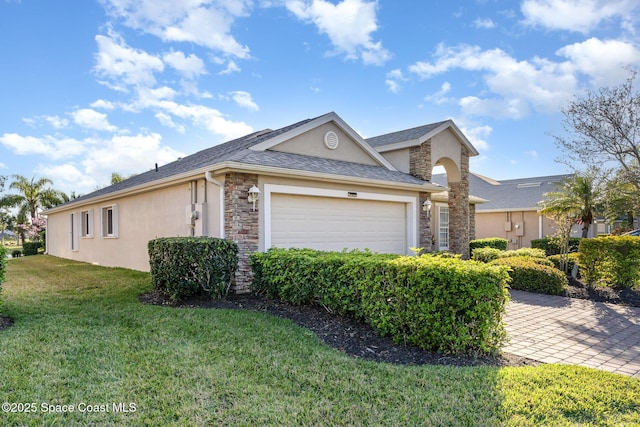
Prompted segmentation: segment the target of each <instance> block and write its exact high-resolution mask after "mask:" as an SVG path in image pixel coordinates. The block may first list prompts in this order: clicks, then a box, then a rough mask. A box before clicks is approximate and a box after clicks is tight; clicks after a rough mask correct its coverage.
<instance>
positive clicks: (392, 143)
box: [366, 120, 479, 156]
mask: <svg viewBox="0 0 640 427" xmlns="http://www.w3.org/2000/svg"><path fill="white" fill-rule="evenodd" d="M446 129H450V130H451V131H452V132H453V133H454V134H455V135H456V137H457V138H458V139H459V140H460V142H461V143H462V144H463V145H464V146H466V147H467V149H468V150H469V153H470V155H471V156H477V155H478V154H479V153H478V150H476V148H475V147H474V146H473V144H471V141H469V140H468V139H467V137H466V136H465V135H464V134H463V133H462V131H461V130H460V129H459V128H458V126H456V124H455V123H454V122H453V120H445V121H442V122H437V123H431V124H428V125H424V126H418V127H415V128H411V129H406V130H401V131H397V132H391V133H387V134H385V135H380V136H374V137H372V138H368V139H366V141H367V143H368V144H369V145H371V146H373V147H375V148H376V150H378V151H379V152H381V153H384V152H386V151H393V150H399V149H402V148H408V147H414V146H418V145H421V144H422V143H423V142H425V141H427V140H429V139H430V138H433V137H434V136H435V135H437V134H439V133H440V132H442V131H444V130H446Z"/></svg>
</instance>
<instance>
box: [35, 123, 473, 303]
mask: <svg viewBox="0 0 640 427" xmlns="http://www.w3.org/2000/svg"><path fill="white" fill-rule="evenodd" d="M477 154H478V153H477V151H476V150H475V148H474V147H473V146H472V145H471V144H470V143H469V141H468V140H467V138H466V137H465V136H464V135H463V134H462V133H461V132H460V130H459V129H458V128H457V127H456V125H455V124H454V123H453V122H452V121H450V120H449V121H444V122H440V123H436V124H432V125H427V126H421V127H418V128H414V129H409V130H405V131H400V132H394V133H391V134H387V135H383V136H380V137H376V138H370V139H367V140H365V139H363V138H362V137H360V136H359V135H358V134H357V133H356V132H355V131H354V130H353V129H352V128H351V127H350V126H349V125H348V124H347V123H345V122H344V121H343V120H342V119H341V118H340V117H339V116H338V115H337V114H335V113H328V114H325V115H322V116H320V117H316V118H314V119H308V120H303V121H301V122H298V123H295V124H292V125H290V126H286V127H284V128H281V129H278V130H270V129H266V130H263V131H259V132H255V133H252V134H250V135H247V136H244V137H242V138H238V139H235V140H233V141H229V142H226V143H224V144H220V145H217V146H214V147H211V148H208V149H205V150H202V151H200V152H198V153H195V154H193V155H190V156H188V157H185V158H182V159H179V160H177V161H175V162H172V163H169V164H167V165H164V166H161V167H155V168H153V169H151V170H150V171H148V172H145V173H142V174H140V175H136V176H134V177H131V178H129V179H127V180H124V181H122V182H119V183H117V184H114V185H111V186H109V187H106V188H103V189H100V190H97V191H95V192H93V193H90V194H87V195H85V196H82V197H79V198H77V199H74V200H72V201H70V202H68V203H66V204H63V205H60V206H57V207H55V208H52V209H49V210H47V211H45V212H44V214H45V215H47V217H48V220H47V252H48V253H49V254H51V255H54V256H59V257H64V258H71V259H76V260H80V261H86V262H92V263H96V264H100V265H105V266H120V267H127V268H132V269H137V270H148V269H149V264H148V254H147V242H148V241H149V240H152V239H154V238H157V237H167V236H213V237H224V238H227V239H230V240H233V241H235V242H236V243H237V244H238V246H239V252H240V253H239V258H240V261H239V268H238V272H237V274H236V283H235V289H236V291H238V292H241V291H245V290H247V286H248V284H249V280H250V278H251V270H250V267H249V263H248V257H249V255H250V254H251V253H252V252H254V251H263V250H266V249H268V248H270V247H273V246H277V247H310V248H317V249H327V250H342V249H344V248H348V249H353V248H360V249H364V248H369V249H371V250H372V251H378V252H392V253H402V254H405V253H410V249H409V248H410V247H424V248H430V246H431V229H432V226H431V224H430V222H429V221H428V218H429V216H430V212H429V211H427V209H426V206H427V205H429V203H425V202H427V200H428V199H429V196H430V194H431V193H433V192H441V191H443V190H447V189H448V191H449V196H450V198H451V201H450V203H449V204H450V206H451V208H450V210H449V212H448V215H447V224H446V225H447V227H448V231H447V236H446V237H447V242H446V244H447V246H448V247H449V249H451V250H452V251H455V252H458V253H462V254H463V255H464V256H468V242H469V239H470V237H471V238H472V237H473V236H470V230H473V215H472V214H471V215H470V207H469V190H468V189H469V181H468V178H469V177H468V170H469V156H473V155H477ZM435 165H443V166H444V167H445V169H446V170H447V173H448V175H449V177H450V179H449V182H448V188H445V187H444V186H442V185H437V184H434V183H432V182H431V171H432V169H433V167H434V166H435ZM252 199H255V201H252ZM423 206H425V208H423ZM435 220H437V218H435ZM434 226H436V227H440V225H439V224H437V221H436V223H435V224H434Z"/></svg>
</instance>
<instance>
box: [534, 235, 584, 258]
mask: <svg viewBox="0 0 640 427" xmlns="http://www.w3.org/2000/svg"><path fill="white" fill-rule="evenodd" d="M581 240H582V239H581V238H580V237H571V238H569V252H578V246H579V245H580V241H581ZM531 247H532V248H534V249H542V250H543V251H544V252H545V254H546V255H547V256H551V255H558V254H559V253H560V246H558V241H557V240H556V239H552V238H550V237H545V238H544V239H533V240H532V241H531Z"/></svg>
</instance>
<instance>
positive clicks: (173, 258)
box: [148, 237, 238, 300]
mask: <svg viewBox="0 0 640 427" xmlns="http://www.w3.org/2000/svg"><path fill="white" fill-rule="evenodd" d="M148 250H149V263H150V267H151V281H152V283H153V287H154V289H156V290H159V291H161V292H162V293H164V294H165V295H167V296H168V297H170V298H171V299H174V300H181V299H184V298H187V297H190V296H194V295H206V296H210V297H216V298H221V297H224V296H226V295H227V294H228V293H229V288H230V286H231V279H232V278H233V274H234V272H235V270H236V268H237V265H238V246H237V245H236V244H235V243H234V242H232V241H230V240H224V239H218V238H213V237H194V238H190V237H168V238H159V239H155V240H151V241H149V243H148Z"/></svg>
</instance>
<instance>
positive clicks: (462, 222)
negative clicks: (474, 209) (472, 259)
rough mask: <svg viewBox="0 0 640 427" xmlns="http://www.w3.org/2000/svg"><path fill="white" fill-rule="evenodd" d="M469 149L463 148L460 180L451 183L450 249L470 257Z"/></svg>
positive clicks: (465, 257)
mask: <svg viewBox="0 0 640 427" xmlns="http://www.w3.org/2000/svg"><path fill="white" fill-rule="evenodd" d="M469 215H470V210H469V151H468V150H467V149H466V147H463V148H462V155H461V158H460V181H459V182H450V183H449V249H450V250H451V252H454V253H457V254H462V258H463V259H468V258H469Z"/></svg>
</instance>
